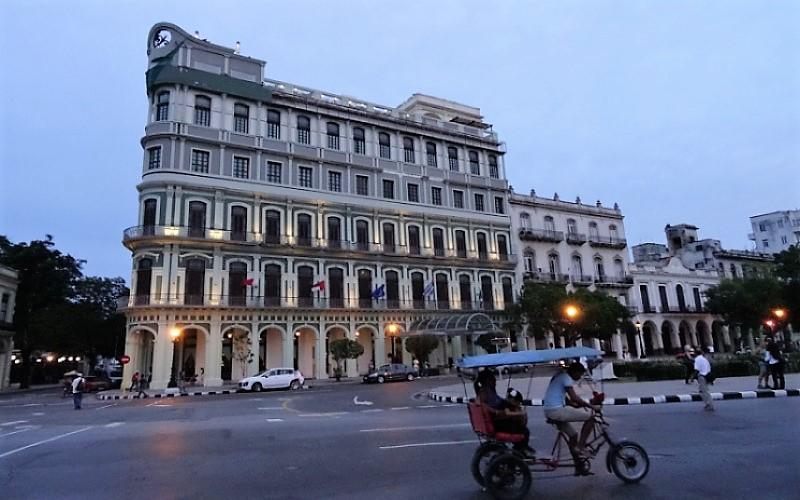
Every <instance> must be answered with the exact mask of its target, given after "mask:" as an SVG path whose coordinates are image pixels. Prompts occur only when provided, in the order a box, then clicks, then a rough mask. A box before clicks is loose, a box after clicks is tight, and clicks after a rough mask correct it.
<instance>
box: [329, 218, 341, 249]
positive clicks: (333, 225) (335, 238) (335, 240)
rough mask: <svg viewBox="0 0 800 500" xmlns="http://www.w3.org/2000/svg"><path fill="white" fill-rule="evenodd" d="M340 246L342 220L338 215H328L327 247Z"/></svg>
mask: <svg viewBox="0 0 800 500" xmlns="http://www.w3.org/2000/svg"><path fill="white" fill-rule="evenodd" d="M341 247H342V221H341V219H339V218H338V217H328V248H341Z"/></svg>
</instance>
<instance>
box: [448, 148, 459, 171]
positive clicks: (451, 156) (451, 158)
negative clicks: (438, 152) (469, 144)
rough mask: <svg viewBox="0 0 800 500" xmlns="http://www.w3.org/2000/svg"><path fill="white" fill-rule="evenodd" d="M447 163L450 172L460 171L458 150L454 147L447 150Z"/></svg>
mask: <svg viewBox="0 0 800 500" xmlns="http://www.w3.org/2000/svg"><path fill="white" fill-rule="evenodd" d="M447 162H448V164H449V165H450V170H455V171H458V149H456V148H454V147H452V146H450V147H448V148H447Z"/></svg>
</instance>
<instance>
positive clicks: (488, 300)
mask: <svg viewBox="0 0 800 500" xmlns="http://www.w3.org/2000/svg"><path fill="white" fill-rule="evenodd" d="M492 288H493V286H492V278H490V277H489V276H481V309H483V310H484V311H492V310H494V291H493V289H492Z"/></svg>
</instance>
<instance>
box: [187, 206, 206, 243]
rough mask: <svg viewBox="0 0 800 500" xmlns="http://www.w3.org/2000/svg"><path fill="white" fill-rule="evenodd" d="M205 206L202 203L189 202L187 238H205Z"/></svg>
mask: <svg viewBox="0 0 800 500" xmlns="http://www.w3.org/2000/svg"><path fill="white" fill-rule="evenodd" d="M205 236H206V204H205V203H203V202H202V201H192V202H189V237H190V238H205Z"/></svg>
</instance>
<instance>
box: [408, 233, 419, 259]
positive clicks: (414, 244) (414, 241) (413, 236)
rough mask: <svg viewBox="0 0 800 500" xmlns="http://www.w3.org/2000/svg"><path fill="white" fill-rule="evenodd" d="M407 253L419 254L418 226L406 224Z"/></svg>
mask: <svg viewBox="0 0 800 500" xmlns="http://www.w3.org/2000/svg"><path fill="white" fill-rule="evenodd" d="M408 253H409V254H411V255H419V254H420V253H421V252H420V243H419V226H408Z"/></svg>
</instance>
